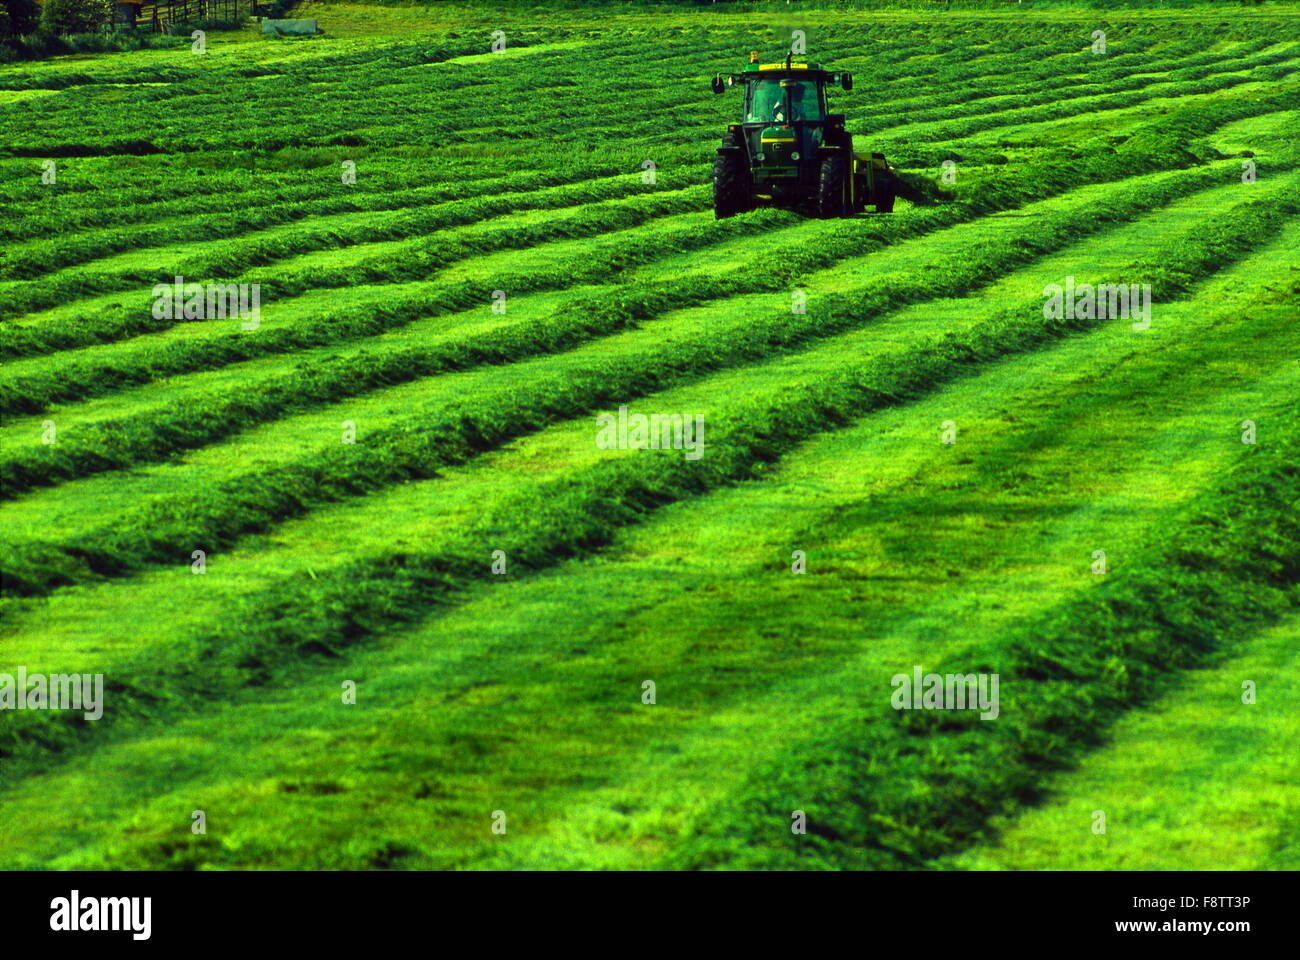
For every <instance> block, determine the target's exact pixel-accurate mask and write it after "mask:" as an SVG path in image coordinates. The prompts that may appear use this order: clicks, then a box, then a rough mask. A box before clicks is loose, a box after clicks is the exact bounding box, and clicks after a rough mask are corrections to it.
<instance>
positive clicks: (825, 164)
mask: <svg viewBox="0 0 1300 960" xmlns="http://www.w3.org/2000/svg"><path fill="white" fill-rule="evenodd" d="M847 193H848V166H847V164H845V162H844V158H843V157H841V156H834V157H827V158H826V159H825V160H823V161H822V169H821V179H820V181H819V182H818V188H817V212H818V213H819V214H820V215H821V216H822V217H824V218H826V219H830V218H832V217H842V216H844V215H845V213H846V212H847V204H846V203H845V195H846V194H847Z"/></svg>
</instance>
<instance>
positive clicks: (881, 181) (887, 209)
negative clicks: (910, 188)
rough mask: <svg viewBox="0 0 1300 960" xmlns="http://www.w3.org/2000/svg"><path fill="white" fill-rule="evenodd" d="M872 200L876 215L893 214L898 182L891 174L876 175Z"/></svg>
mask: <svg viewBox="0 0 1300 960" xmlns="http://www.w3.org/2000/svg"><path fill="white" fill-rule="evenodd" d="M875 194H876V195H875V197H873V198H872V199H873V200H874V201H875V204H876V213H893V212H894V197H896V196H897V195H898V182H897V181H896V180H895V179H894V178H893V176H892V175H891V174H888V173H885V174H877V175H876V191H875Z"/></svg>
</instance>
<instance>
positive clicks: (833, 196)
mask: <svg viewBox="0 0 1300 960" xmlns="http://www.w3.org/2000/svg"><path fill="white" fill-rule="evenodd" d="M737 84H741V85H743V86H744V88H745V103H744V119H743V120H742V121H741V122H740V123H733V124H730V125H728V127H727V133H726V136H724V137H723V138H722V146H721V147H719V148H718V156H717V159H716V160H714V162H713V210H714V213H715V214H716V215H717V217H718V219H722V218H724V217H731V216H734V215H736V214H738V213H744V212H745V211H747V210H752V209H754V208H755V207H757V206H759V205H760V204H769V205H774V206H786V207H795V208H809V209H812V210H813V211H815V212H816V213H817V214H818V215H819V216H822V217H847V216H851V215H852V214H855V213H860V212H861V211H863V210H865V209H866V208H867V207H868V206H872V207H875V209H876V212H877V213H890V212H892V211H893V209H894V196H895V194H896V193H897V190H898V180H897V179H896V178H895V176H894V174H893V172H892V171H891V170H890V168H889V164H888V163H887V162H886V161H885V157H884V154H880V153H873V154H871V155H870V156H865V157H864V156H862V155H860V154H857V153H854V152H853V137H852V136H851V135H850V134H849V132H848V131H847V130H845V129H844V114H842V113H827V112H826V88H827V87H828V86H830V85H836V86H839V87H842V88H843V89H844V90H852V89H853V75H852V74H851V73H842V72H835V71H829V70H823V69H821V67H820V66H819V65H818V64H815V63H795V62H794V55H793V54H789V55H787V56H786V58H785V61H784V62H783V63H759V62H758V52H757V51H754V52H752V53H750V55H749V63H748V64H747V65H746V66H745V71H744V73H731V74H719V75H718V76H715V77H714V78H713V92H714V93H724V92H726V89H727V88H728V87H731V86H735V85H737Z"/></svg>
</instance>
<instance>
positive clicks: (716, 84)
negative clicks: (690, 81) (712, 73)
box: [713, 77, 727, 93]
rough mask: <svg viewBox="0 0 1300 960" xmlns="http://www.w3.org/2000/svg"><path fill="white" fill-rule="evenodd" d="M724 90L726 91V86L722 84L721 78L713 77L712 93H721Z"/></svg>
mask: <svg viewBox="0 0 1300 960" xmlns="http://www.w3.org/2000/svg"><path fill="white" fill-rule="evenodd" d="M726 89H727V85H726V84H725V83H724V82H723V80H722V78H721V77H714V78H713V92H714V93H722V92H723V91H725V90H726Z"/></svg>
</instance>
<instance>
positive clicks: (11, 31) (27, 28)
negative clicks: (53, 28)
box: [0, 0, 41, 37]
mask: <svg viewBox="0 0 1300 960" xmlns="http://www.w3.org/2000/svg"><path fill="white" fill-rule="evenodd" d="M40 19H41V8H40V5H39V4H38V3H37V2H36V0H0V37H21V36H25V35H26V34H29V33H31V32H32V31H33V30H35V29H36V24H37V23H39V22H40Z"/></svg>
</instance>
